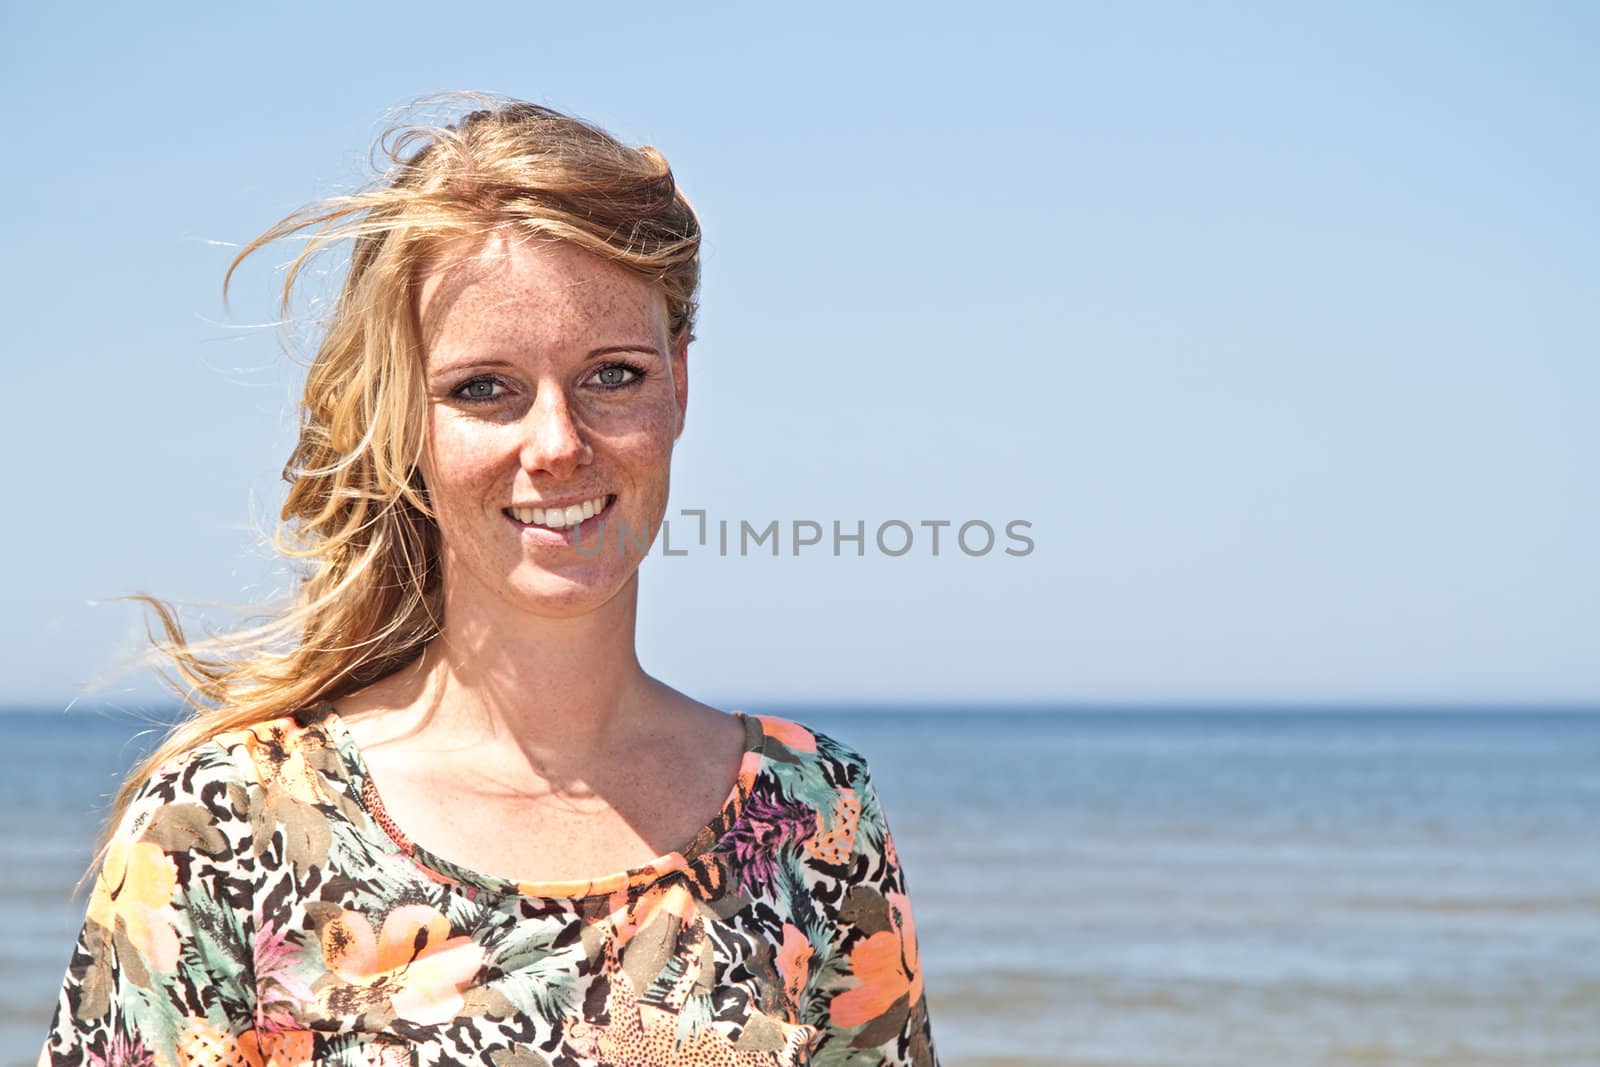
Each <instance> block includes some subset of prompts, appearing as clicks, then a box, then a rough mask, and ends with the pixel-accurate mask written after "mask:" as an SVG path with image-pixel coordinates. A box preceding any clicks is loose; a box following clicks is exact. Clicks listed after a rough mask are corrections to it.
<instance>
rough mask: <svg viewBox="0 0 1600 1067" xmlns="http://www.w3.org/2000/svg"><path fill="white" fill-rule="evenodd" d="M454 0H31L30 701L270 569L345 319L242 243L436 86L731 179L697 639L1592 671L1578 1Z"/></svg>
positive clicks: (1598, 50)
mask: <svg viewBox="0 0 1600 1067" xmlns="http://www.w3.org/2000/svg"><path fill="white" fill-rule="evenodd" d="M451 10H452V9H450V8H448V7H444V8H441V7H440V6H439V5H434V4H429V5H421V4H407V3H386V4H384V5H382V6H381V7H380V6H378V5H354V4H352V5H310V4H292V3H290V4H274V5H253V6H248V7H244V8H241V7H238V6H237V5H234V6H226V5H224V6H219V5H214V4H207V5H199V4H189V5H185V4H168V5H159V6H158V7H155V8H150V7H140V6H137V5H133V6H130V5H110V4H104V5H99V6H91V7H84V6H72V5H43V4H29V5H20V4H9V5H6V6H5V7H4V8H3V9H0V39H3V44H0V48H3V52H0V87H3V89H4V91H5V93H6V98H7V99H10V100H12V101H13V110H12V115H13V117H12V119H11V121H10V125H9V134H8V135H7V138H6V141H7V150H8V151H7V160H6V165H5V166H4V168H3V169H0V192H3V194H4V196H5V200H6V203H7V204H8V205H9V211H8V213H7V217H8V225H7V240H6V245H7V249H8V253H9V254H8V255H6V257H5V259H4V263H3V267H0V269H3V270H4V275H3V282H4V284H3V285H0V312H3V314H4V322H5V324H6V330H7V343H6V345H5V346H4V347H5V355H4V361H3V369H0V385H3V387H4V391H5V396H6V397H7V402H8V407H9V411H8V413H7V415H8V417H7V418H5V419H4V420H0V423H3V426H0V435H3V436H0V445H3V447H4V454H5V455H6V456H7V457H8V459H9V464H10V470H9V474H10V478H9V483H10V487H11V490H12V492H11V495H10V501H9V506H7V507H6V508H5V509H4V514H5V518H4V522H3V526H0V554H3V558H4V559H6V560H8V561H9V562H10V564H11V570H10V574H9V576H8V577H9V581H8V583H7V585H8V593H7V610H6V611H5V612H4V613H3V615H0V648H3V649H4V652H3V653H0V656H3V663H0V667H3V669H0V705H9V706H34V707H61V706H65V705H66V704H68V703H71V702H74V701H76V702H82V703H90V704H110V705H133V704H137V703H138V702H140V701H143V700H147V699H150V698H151V696H152V695H153V694H157V693H159V692H160V691H159V689H158V688H157V686H156V683H155V681H154V678H153V675H151V674H150V672H149V671H148V670H147V669H144V668H138V667H136V666H133V664H134V663H135V658H134V657H136V656H137V654H138V652H139V649H140V647H141V642H142V634H143V621H142V615H141V613H140V611H139V610H138V608H137V607H136V606H134V605H131V604H128V603H119V602H115V601H113V599H112V598H114V597H117V596H120V595H124V594H128V593H132V592H147V593H152V594H155V595H157V596H160V597H162V598H165V599H168V600H172V601H174V602H176V603H178V604H180V605H182V606H183V610H184V614H185V618H187V619H190V620H193V621H194V622H195V624H196V625H204V624H206V623H208V622H209V623H212V624H224V625H225V624H226V620H230V619H236V618H237V617H238V614H237V612H238V610H241V609H242V608H244V607H246V606H248V605H250V604H252V603H255V602H258V601H261V600H263V599H265V598H270V597H272V596H274V595H279V594H282V593H283V592H285V591H286V590H287V589H288V587H289V582H290V580H291V574H290V572H289V571H288V570H286V569H285V568H284V567H283V566H282V565H281V564H280V563H278V562H277V561H275V560H274V559H273V558H272V557H271V555H270V553H269V552H268V551H267V550H266V548H265V547H264V546H265V545H266V544H267V543H268V541H267V538H268V536H269V535H270V531H271V528H272V525H273V523H274V522H275V520H276V515H277V510H278V507H279V506H280V505H281V502H282V499H283V492H284V489H285V486H284V483H283V482H282V481H281V478H280V472H281V469H282V466H283V463H284V461H285V460H286V459H287V457H288V454H289V451H290V449H291V447H292V445H293V440H294V428H295V416H294V409H293V405H294V399H295V390H296V387H297V383H298V382H299V380H300V374H301V370H300V367H299V366H298V365H297V364H296V362H295V359H300V360H304V359H305V358H307V357H308V356H309V355H310V348H309V347H308V346H309V344H310V342H311V341H313V340H314V334H313V333H312V332H311V330H310V329H309V328H306V327H301V328H299V329H289V330H287V331H285V330H278V329H275V328H274V326H273V322H274V320H275V317H276V311H275V308H274V305H273V302H272V300H273V291H274V286H275V284H276V283H277V281H278V278H279V274H278V272H277V268H278V266H280V265H281V264H282V263H284V262H286V261H287V260H288V259H289V258H290V257H291V254H292V253H291V250H289V249H279V250H275V251H272V252H268V253H267V254H265V255H264V256H261V257H258V262H255V263H253V264H251V265H249V266H248V267H247V268H246V269H245V270H244V271H243V272H242V273H241V275H240V276H239V277H238V278H237V280H236V284H235V288H234V291H233V294H232V298H231V301H230V304H229V306H228V307H226V308H225V307H224V306H223V302H222V298H221V292H220V284H221V277H222V272H223V270H224V269H225V267H226V264H227V262H228V260H229V259H230V258H231V254H232V249H233V248H234V247H236V246H237V245H239V244H241V243H243V242H245V241H248V240H249V239H250V238H251V237H253V236H255V235H256V234H257V233H258V232H260V231H261V230H263V229H265V228H266V227H267V226H268V225H270V224H271V223H273V222H275V221H276V220H277V219H278V218H280V217H281V216H282V215H284V214H286V213H287V212H289V211H291V210H293V209H294V208H296V207H298V206H300V205H301V204H303V203H306V202H308V201H311V200H314V199H317V198H319V197H322V196H327V195H330V194H335V193H339V192H343V191H348V190H349V189H352V188H355V187H357V186H359V185H360V184H362V183H363V182H365V181H366V180H368V179H369V178H370V177H371V172H370V170H368V169H367V166H366V160H367V151H368V147H369V145H370V143H371V141H372V139H373V138H374V137H375V136H376V135H377V133H378V132H379V131H380V130H381V129H382V128H383V126H384V125H385V122H386V120H387V119H388V118H389V117H390V116H392V115H393V114H394V110H395V109H396V108H398V107H400V106H402V105H405V104H406V103H408V102H410V101H412V100H415V99H417V98H419V97H422V96H425V95H427V94H430V93H435V92H439V91H443V90H450V89H480V90H487V91H492V92H497V93H501V94H505V95H509V96H515V97H520V98H523V99H527V100H532V101H536V102H539V103H543V104H547V105H550V106H553V107H557V108H560V109H562V110H566V111H571V112H574V113H576V114H579V115H581V116H583V117H585V118H587V119H590V120H592V121H595V122H597V123H599V124H600V125H602V126H604V127H605V128H607V129H609V130H610V131H611V132H613V133H614V134H616V135H617V136H619V137H621V138H623V139H624V140H627V141H629V142H631V143H648V144H652V145H655V146H656V147H658V148H659V149H660V150H661V151H662V152H663V153H664V154H665V155H666V157H667V159H668V160H669V161H670V162H671V164H672V166H673V169H674V172H675V174H676V176H677V178H678V181H679V183H680V185H681V187H682V188H683V189H684V190H685V191H686V193H687V194H688V196H689V198H690V199H691V201H692V202H693V203H694V205H695V207H696V209H697V210H698V212H699V213H700V216H701V219H702V222H703V225H704V228H705V233H706V240H705V246H704V282H703V289H702V293H701V313H700V319H699V326H698V331H697V332H698V339H697V341H696V342H695V345H694V347H693V349H692V350H691V355H690V367H691V370H690V382H691V386H690V406H689V418H688V425H687V428H686V430H685V433H684V436H683V438H682V440H681V442H680V444H679V448H678V453H677V455H676V457H675V461H674V472H673V496H672V502H671V505H670V507H669V512H668V517H669V519H671V518H672V517H673V516H674V515H679V513H680V512H681V511H683V510H685V509H687V510H699V511H704V512H705V515H706V518H707V521H708V524H709V530H708V533H709V534H710V536H709V537H708V538H707V544H706V545H704V546H701V545H698V544H694V545H691V546H689V548H690V550H688V551H686V552H685V554H684V555H682V556H672V557H667V556H665V555H663V554H662V553H661V551H660V549H661V546H660V545H659V544H658V546H657V551H656V552H654V553H652V556H651V558H649V559H648V560H646V562H645V564H644V566H643V570H642V572H641V582H642V585H641V598H640V616H639V647H640V657H641V661H642V662H643V663H644V665H645V667H646V669H647V670H650V671H651V672H652V673H654V674H656V675H658V676H659V677H662V678H663V679H665V680H666V681H668V682H670V683H671V684H673V685H675V686H677V687H678V688H680V689H683V690H684V691H686V692H689V693H691V694H693V695H695V696H698V697H700V698H701V699H705V700H708V701H711V702H714V703H720V704H721V706H731V707H741V706H750V707H763V706H770V705H798V704H805V703H818V704H824V703H826V704H841V703H852V702H863V703H924V704H925V703H929V702H933V703H939V704H943V705H959V706H972V707H981V706H984V705H986V704H998V703H1038V704H1066V705H1094V706H1114V705H1124V704H1141V703H1144V704H1149V703H1154V704H1212V705H1216V704H1225V705H1240V706H1246V705H1249V706H1254V705H1260V706H1269V707H1290V706H1300V705H1321V704H1342V705H1362V706H1375V707H1385V706H1414V705H1420V704H1429V705H1432V704H1475V705H1478V704H1506V703H1510V704H1582V705H1594V704H1600V655H1597V654H1596V653H1597V652H1600V640H1597V639H1600V622H1597V617H1596V611H1595V607H1596V605H1597V603H1600V566H1597V563H1596V546H1597V545H1600V502H1597V494H1596V492H1595V486H1594V480H1593V477H1592V472H1593V468H1594V466H1595V461H1596V460H1597V459H1600V418H1597V414H1600V362H1597V360H1596V358H1595V356H1596V351H1595V349H1596V338H1597V336H1600V329H1597V327H1600V321H1597V319H1600V299H1597V297H1600V292H1597V283H1600V240H1597V238H1600V198H1597V197H1596V195H1595V192H1594V191H1595V189H1597V188H1600V145H1597V141H1596V138H1595V137H1594V131H1595V130H1596V129H1597V128H1600V14H1597V13H1596V12H1597V9H1596V8H1594V7H1593V6H1592V5H1588V4H1583V3H1577V2H1573V3H1539V4H1519V5H1512V4H1474V3H1417V4H1409V5H1394V4H1380V3H1351V4H1340V5H1318V6H1316V8H1313V6H1312V5H1279V4H1266V3H1262V4H1230V3H1220V4H1208V5H1190V4H1183V3H1136V4H1127V5H1089V4H1060V5H1039V6H1037V7H1033V6H1024V5H1008V4H984V5H967V6H964V7H955V6H948V7H941V6H939V5H930V4H917V5H914V6H913V5H862V6H859V7H847V6H845V5H832V4H812V5H804V6H803V7H798V8H796V7H788V8H772V7H770V6H768V5H742V6H739V7H737V8H736V7H734V6H733V5H727V6H723V7H718V6H713V5H706V6H700V5H682V6H677V7H671V6H668V7H663V6H662V5H658V4H657V5H629V4H620V5H616V4H608V5H577V4H561V5H547V4H537V3H520V4H495V3H482V4H474V5H470V6H468V7H465V8H462V9H461V10H462V14H461V15H460V16H459V17H454V16H451V15H449V14H448V13H449V12H450V11H451ZM441 12H446V13H447V14H446V15H445V16H441V14H440V13H441ZM286 346H288V347H289V349H290V352H289V353H288V354H286V352H285V347H286ZM679 517H680V519H681V522H682V527H681V529H680V528H679V527H677V526H675V527H674V528H673V531H672V533H673V539H674V544H675V545H676V544H679V543H681V542H680V537H682V540H687V537H686V535H687V534H688V533H689V532H690V531H691V529H692V527H693V526H694V524H695V523H696V522H697V520H696V519H695V518H694V517H693V516H690V515H680V516H679ZM724 521H725V522H727V523H728V524H729V526H730V528H731V529H732V531H733V537H732V542H731V544H730V550H729V552H728V553H727V554H723V553H722V552H721V551H720V550H719V549H718V547H717V540H718V538H717V524H718V523H719V522H724ZM741 521H744V522H749V523H750V524H751V525H752V526H753V527H756V528H758V529H759V528H763V527H765V526H766V525H767V524H768V523H769V522H772V521H777V522H778V523H779V531H780V555H779V556H777V557H776V558H774V557H773V556H771V555H770V554H767V553H768V552H770V548H768V547H766V546H761V547H757V548H756V549H754V550H753V551H751V552H748V553H746V554H741V553H740V551H739V547H738V536H737V534H738V528H739V523H740V522H741ZM797 521H798V522H801V523H804V522H806V521H811V522H816V523H817V524H818V527H819V528H820V529H821V531H822V533H823V539H822V541H821V543H820V545H817V546H802V547H801V548H800V549H799V550H798V551H796V550H795V549H794V548H793V544H792V542H793V536H792V535H793V530H794V523H796V522H797ZM835 521H837V522H839V523H840V524H841V526H840V529H841V532H842V533H844V534H849V533H852V532H854V530H855V528H856V524H857V523H860V524H861V528H862V530H863V531H864V538H863V542H862V548H861V554H860V555H856V552H857V548H856V545H855V543H854V542H850V541H843V542H841V543H840V545H839V550H840V552H839V554H838V555H836V554H835V553H834V550H833V549H834V545H833V543H832V528H831V526H832V523H833V522H835ZM938 522H948V523H950V524H951V525H950V526H948V527H939V526H936V525H933V524H936V523H938ZM896 523H900V524H904V525H903V526H900V525H895V524H896ZM1013 523H1017V524H1020V525H1016V526H1012V527H1011V529H1013V530H1016V531H1020V533H1021V535H1022V536H1023V537H1025V538H1026V539H1027V540H1026V542H1024V541H1023V540H1021V539H1019V538H1013V537H1011V536H1008V534H1007V528H1008V524H1013ZM885 524H887V525H885ZM967 524H971V525H967ZM984 524H987V528H988V529H991V530H993V531H994V534H995V540H994V544H993V547H990V548H988V549H987V550H986V551H980V550H982V549H984V548H985V545H986V540H987V539H986V537H985V534H984V530H985V528H986V527H985V526H984ZM963 525H967V535H968V536H967V538H966V540H965V541H964V542H963V541H960V540H959V538H958V534H959V532H960V528H961V527H962V526H963ZM801 529H802V530H809V529H810V528H809V527H804V526H802V527H801ZM880 530H881V531H882V532H883V536H884V541H883V545H882V546H880V544H879V542H878V533H879V532H880ZM936 531H937V532H939V533H941V534H942V538H941V543H940V551H939V553H938V554H937V555H935V554H934V553H933V551H932V541H931V537H932V534H933V533H934V532H936ZM908 535H909V536H910V543H909V548H908V550H906V551H905V552H903V553H901V554H891V552H898V551H899V550H900V549H901V548H902V547H905V544H906V538H907V536H908ZM963 544H964V545H965V546H966V550H964V549H963V547H962V545H963ZM1007 548H1011V549H1013V550H1014V551H1015V552H1016V553H1020V554H1012V553H1008V552H1006V551H1005V550H1006V549H1007Z"/></svg>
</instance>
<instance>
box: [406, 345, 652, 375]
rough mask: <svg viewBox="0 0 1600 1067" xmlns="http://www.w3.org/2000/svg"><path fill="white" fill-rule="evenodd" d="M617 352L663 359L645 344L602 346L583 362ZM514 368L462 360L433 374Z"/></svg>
mask: <svg viewBox="0 0 1600 1067" xmlns="http://www.w3.org/2000/svg"><path fill="white" fill-rule="evenodd" d="M618 352H643V353H645V354H646V355H651V356H655V357H656V358H657V359H664V358H665V357H664V356H663V355H662V354H661V349H659V348H657V347H656V346H655V345H645V344H638V345H604V346H602V347H600V348H595V349H591V350H590V351H588V352H587V353H585V354H584V357H583V358H584V359H585V360H591V359H599V358H600V357H601V356H609V355H613V354H615V353H618ZM516 366H517V364H516V363H515V362H513V361H512V360H509V359H463V360H459V361H457V362H454V363H450V364H447V365H445V366H443V367H436V368H434V370H433V373H434V374H450V373H451V372H453V371H458V370H464V369H465V368H467V367H482V368H485V369H487V368H490V367H507V368H512V369H514V368H515V367H516Z"/></svg>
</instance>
